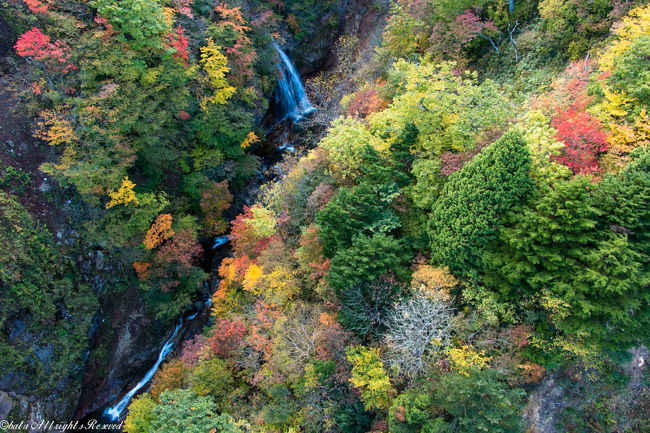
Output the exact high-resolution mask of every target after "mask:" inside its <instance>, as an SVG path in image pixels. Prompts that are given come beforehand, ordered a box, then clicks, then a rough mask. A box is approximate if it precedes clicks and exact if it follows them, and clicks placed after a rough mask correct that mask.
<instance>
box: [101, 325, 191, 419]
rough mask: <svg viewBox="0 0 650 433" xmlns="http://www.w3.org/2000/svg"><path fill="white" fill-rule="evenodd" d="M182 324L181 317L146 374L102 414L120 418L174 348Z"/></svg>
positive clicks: (111, 417)
mask: <svg viewBox="0 0 650 433" xmlns="http://www.w3.org/2000/svg"><path fill="white" fill-rule="evenodd" d="M197 315H198V313H194V314H192V315H191V316H190V317H188V318H187V320H192V319H194V318H195V317H196V316H197ZM182 326H183V318H182V317H181V319H180V321H179V322H178V325H176V329H174V333H173V334H172V336H171V337H169V340H167V342H165V345H164V346H163V348H162V349H161V351H160V353H159V354H158V360H157V361H156V363H155V364H154V366H153V367H151V368H150V369H149V371H147V374H145V376H144V378H143V379H142V380H141V381H140V382H138V384H137V385H136V386H135V387H134V388H133V389H132V390H131V391H129V392H128V394H126V395H125V396H124V397H122V400H120V401H119V402H118V403H117V404H116V405H115V406H112V407H109V408H108V409H106V410H105V411H104V415H105V416H106V417H107V418H109V419H111V420H112V421H115V420H117V419H119V418H120V416H121V415H122V412H124V409H126V407H127V406H128V405H129V403H130V402H131V399H132V398H133V396H134V395H135V394H136V393H137V392H138V391H140V390H141V389H142V387H144V386H145V385H146V384H147V383H149V381H150V380H151V378H152V377H153V375H154V374H155V373H156V371H157V370H158V367H160V364H161V363H162V362H163V361H164V360H165V358H166V357H167V355H169V352H171V351H172V349H173V348H174V343H175V341H174V339H175V338H176V334H178V331H179V330H180V329H181V327H182Z"/></svg>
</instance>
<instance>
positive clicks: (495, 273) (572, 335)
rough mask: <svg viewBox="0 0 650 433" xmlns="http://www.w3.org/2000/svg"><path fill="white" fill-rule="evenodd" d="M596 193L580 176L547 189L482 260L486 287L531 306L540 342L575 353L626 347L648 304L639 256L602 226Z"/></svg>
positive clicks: (512, 219)
mask: <svg viewBox="0 0 650 433" xmlns="http://www.w3.org/2000/svg"><path fill="white" fill-rule="evenodd" d="M646 176H647V172H646ZM645 181H646V182H647V180H645ZM596 188H597V187H596V186H594V185H593V184H592V183H591V178H589V177H583V176H579V177H576V178H575V179H573V180H569V181H562V182H559V183H558V184H556V185H555V186H554V188H553V189H551V188H548V190H546V191H543V192H542V194H541V195H540V198H539V199H537V200H536V201H534V202H533V203H532V204H531V205H530V206H529V207H526V208H524V209H523V210H522V211H521V212H519V213H517V214H513V215H512V216H511V217H510V218H509V224H507V227H505V228H504V229H503V230H502V231H501V244H500V245H496V246H495V247H494V248H490V252H489V253H487V254H486V256H485V261H486V263H488V264H489V266H488V267H489V268H490V272H489V273H488V274H489V275H487V277H486V281H487V282H488V285H489V286H491V287H493V288H494V289H495V290H497V291H498V293H499V294H500V296H501V297H502V299H503V300H505V301H506V302H510V303H513V304H516V305H520V303H521V301H522V299H526V300H531V301H532V304H531V306H530V307H529V309H532V310H533V311H532V314H530V313H531V312H530V311H529V312H528V313H527V316H528V317H533V318H534V319H533V320H534V321H535V325H536V327H537V331H538V333H539V334H540V336H542V338H545V339H548V340H552V341H555V342H556V343H558V344H559V345H560V346H561V347H563V348H564V349H565V350H569V351H574V352H576V353H588V352H590V351H592V350H598V349H625V348H626V347H629V346H630V345H631V344H633V342H634V341H635V339H636V338H637V332H638V331H639V330H640V329H639V327H640V326H642V325H641V323H640V322H639V320H638V319H637V315H638V313H639V310H640V309H644V308H645V307H646V306H647V297H648V295H647V294H645V293H647V278H644V275H643V273H642V269H641V264H640V261H641V256H640V254H639V253H638V252H636V251H634V250H633V249H632V248H631V247H630V244H629V242H628V237H627V235H626V234H622V233H617V231H620V230H617V229H616V227H615V226H612V227H610V226H607V225H602V224H601V225H599V221H600V220H601V219H602V218H603V211H602V210H601V209H599V208H598V207H599V206H602V205H603V203H602V200H603V199H602V197H601V202H599V201H598V200H596V199H595V195H594V194H593V193H592V190H594V189H596ZM608 188H609V187H608ZM621 189H622V190H623V188H621ZM633 189H634V188H630V189H629V190H628V191H632V190H633ZM645 194H647V191H646V192H645ZM610 198H613V197H611V196H610ZM645 210H646V212H647V203H646V205H645ZM634 212H636V211H632V213H634ZM646 215H647V214H646ZM630 221H633V219H632V218H630ZM643 224H647V223H645V222H644V223H643Z"/></svg>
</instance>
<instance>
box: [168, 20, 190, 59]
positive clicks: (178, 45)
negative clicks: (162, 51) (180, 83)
mask: <svg viewBox="0 0 650 433" xmlns="http://www.w3.org/2000/svg"><path fill="white" fill-rule="evenodd" d="M183 33H185V29H184V28H183V27H181V26H178V27H176V30H174V31H173V32H170V33H169V34H168V35H167V38H168V39H169V43H170V44H171V46H172V47H174V49H175V50H176V51H175V52H174V54H172V57H173V58H175V59H180V60H181V61H182V62H183V64H184V65H185V67H188V66H189V51H188V46H189V45H188V42H187V37H185V35H184V34H183Z"/></svg>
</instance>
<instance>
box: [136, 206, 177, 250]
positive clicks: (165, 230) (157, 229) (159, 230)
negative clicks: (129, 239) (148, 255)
mask: <svg viewBox="0 0 650 433" xmlns="http://www.w3.org/2000/svg"><path fill="white" fill-rule="evenodd" d="M172 236H174V231H173V230H172V216H171V215H169V214H160V215H158V216H157V217H156V220H155V221H154V222H153V224H151V227H150V228H149V230H147V234H146V235H145V237H144V241H143V243H144V247H145V248H146V249H148V250H153V249H154V248H156V247H158V246H160V245H161V244H162V243H163V242H164V241H165V240H166V239H169V238H171V237H172Z"/></svg>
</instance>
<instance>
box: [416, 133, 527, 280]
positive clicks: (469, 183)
mask: <svg viewBox="0 0 650 433" xmlns="http://www.w3.org/2000/svg"><path fill="white" fill-rule="evenodd" d="M530 166H531V159H530V154H529V152H528V149H527V147H526V143H525V141H524V140H523V138H522V136H521V133H520V132H519V131H516V130H512V131H509V132H507V133H506V134H504V136H503V137H502V138H501V139H499V140H498V141H496V142H495V143H493V144H492V145H490V146H488V147H487V148H485V149H483V151H482V152H481V153H479V154H478V155H477V156H476V157H475V158H474V159H473V160H472V161H470V162H468V163H467V164H465V166H464V167H463V168H462V169H461V170H460V171H457V172H456V173H454V174H452V175H451V176H450V177H449V181H448V182H447V184H446V185H445V186H444V188H443V190H442V192H441V194H440V197H439V198H438V200H437V201H436V202H435V203H434V204H433V207H432V209H431V215H430V218H429V229H428V234H429V245H430V248H431V258H432V261H433V262H434V263H438V264H443V265H447V266H449V268H450V269H451V270H452V272H453V273H455V274H458V275H474V272H473V271H474V270H476V269H479V268H480V267H481V254H482V252H483V250H484V249H485V247H486V246H487V244H488V243H489V242H490V240H492V239H494V237H495V236H496V234H497V233H498V231H499V227H500V224H501V219H502V217H503V216H504V215H505V214H506V213H507V212H508V211H510V210H511V209H512V208H514V207H515V206H516V205H517V204H518V203H520V202H521V201H522V200H523V199H524V198H525V197H526V196H527V195H528V194H529V193H530V191H531V189H532V181H531V178H530V174H529V169H530Z"/></svg>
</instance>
